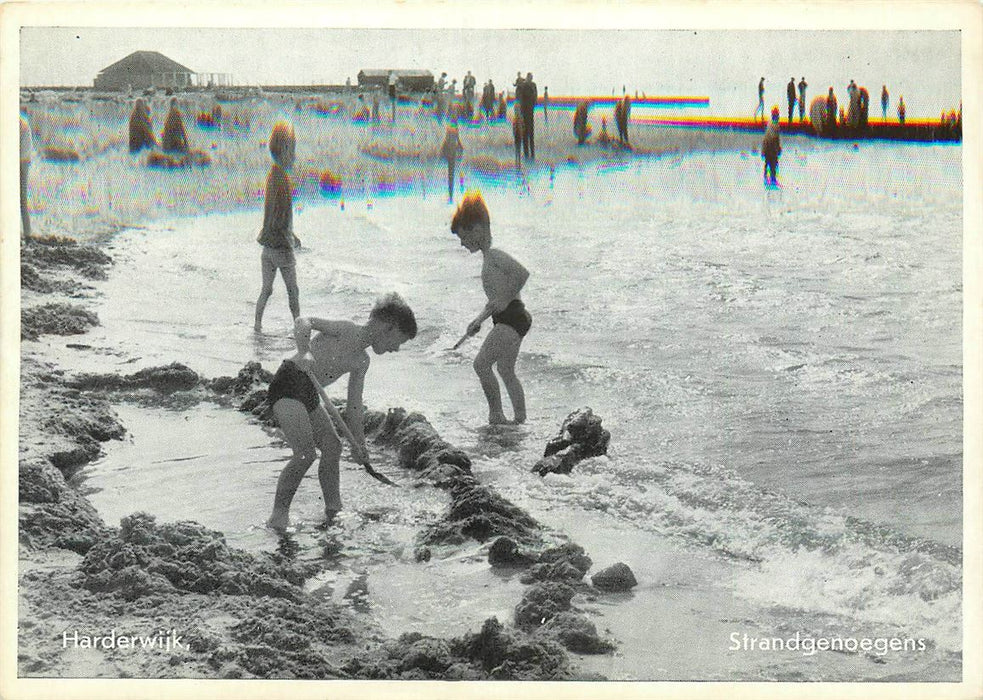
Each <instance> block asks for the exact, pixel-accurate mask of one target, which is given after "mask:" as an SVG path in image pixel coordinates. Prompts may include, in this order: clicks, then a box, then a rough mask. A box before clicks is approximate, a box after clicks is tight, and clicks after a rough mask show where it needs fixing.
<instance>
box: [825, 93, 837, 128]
mask: <svg viewBox="0 0 983 700" xmlns="http://www.w3.org/2000/svg"><path fill="white" fill-rule="evenodd" d="M836 108H837V104H836V95H834V94H833V86H832V85H830V87H829V94H828V95H826V131H827V133H830V134H832V133H833V132H835V131H836V114H837V112H836Z"/></svg>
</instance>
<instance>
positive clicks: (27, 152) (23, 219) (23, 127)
mask: <svg viewBox="0 0 983 700" xmlns="http://www.w3.org/2000/svg"><path fill="white" fill-rule="evenodd" d="M33 153H34V138H33V137H32V136H31V123H30V122H29V121H28V117H27V115H26V114H23V113H22V114H21V116H20V223H21V228H22V229H23V231H22V234H23V236H24V239H25V240H27V239H29V238H30V237H31V211H30V209H28V208H27V184H28V183H27V180H28V177H29V175H30V172H31V155H32V154H33Z"/></svg>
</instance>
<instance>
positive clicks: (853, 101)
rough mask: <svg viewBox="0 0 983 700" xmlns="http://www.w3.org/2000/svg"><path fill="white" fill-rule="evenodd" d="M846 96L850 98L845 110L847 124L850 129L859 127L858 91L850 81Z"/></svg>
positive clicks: (855, 85)
mask: <svg viewBox="0 0 983 700" xmlns="http://www.w3.org/2000/svg"><path fill="white" fill-rule="evenodd" d="M846 91H847V94H848V95H849V96H850V102H849V108H848V109H847V124H849V126H850V128H851V129H856V128H857V127H858V126H860V89H859V88H858V87H857V84H856V83H855V82H853V81H852V80H851V81H850V84H849V85H847V87H846Z"/></svg>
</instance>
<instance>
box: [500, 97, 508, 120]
mask: <svg viewBox="0 0 983 700" xmlns="http://www.w3.org/2000/svg"><path fill="white" fill-rule="evenodd" d="M507 113H508V103H507V102H506V101H505V91H504V90H503V91H502V92H500V93H498V118H499V119H505V115H506V114H507Z"/></svg>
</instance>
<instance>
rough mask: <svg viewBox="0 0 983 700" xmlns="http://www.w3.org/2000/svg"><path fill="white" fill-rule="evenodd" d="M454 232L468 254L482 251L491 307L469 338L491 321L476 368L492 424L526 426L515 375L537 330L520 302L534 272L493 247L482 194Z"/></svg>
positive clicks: (471, 200)
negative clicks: (508, 407) (506, 405)
mask: <svg viewBox="0 0 983 700" xmlns="http://www.w3.org/2000/svg"><path fill="white" fill-rule="evenodd" d="M451 232H453V233H454V234H455V235H457V236H458V238H459V239H460V241H461V245H462V246H464V247H465V248H466V249H467V250H468V252H469V253H477V252H478V251H479V250H480V251H481V257H482V263H481V285H482V287H483V288H484V290H485V296H487V297H488V303H486V304H485V306H484V308H482V310H481V311H480V312H479V313H478V315H477V316H475V318H474V320H473V321H471V323H469V324H468V328H467V331H466V333H465V337H468V336H472V335H477V334H478V331H480V330H481V324H482V323H483V322H484V321H485V320H487V319H488V318H491V320H492V329H491V331H490V332H489V333H488V336H487V337H486V338H485V342H484V343H482V344H481V349H480V350H478V354H477V356H475V358H474V363H473V366H474V371H475V373H476V374H477V375H478V380H479V381H480V382H481V389H482V391H483V392H484V394H485V400H486V401H487V402H488V422H489V423H491V424H493V425H494V424H500V423H525V422H526V397H525V392H524V390H523V388H522V384H521V383H520V382H519V378H518V377H516V375H515V361H516V358H518V356H519V347H520V346H521V345H522V339H523V338H524V337H525V336H526V333H528V332H529V328H530V327H531V326H532V317H531V316H530V315H529V312H528V311H526V307H525V305H524V304H523V303H522V299H521V298H520V297H519V293H520V292H521V291H522V288H523V287H524V286H525V284H526V280H528V279H529V271H528V270H526V268H524V267H523V266H522V264H521V263H519V261H518V260H516V259H515V258H513V257H512V256H511V255H509V254H508V253H506V252H505V251H503V250H499V249H498V248H492V235H491V224H490V217H489V215H488V207H487V206H486V205H485V202H484V200H483V199H482V198H481V194H480V193H479V192H476V191H471V192H468V193H467V194H465V195H464V200H463V201H462V202H461V204H460V206H458V208H457V211H456V212H455V213H454V218H453V219H452V220H451ZM493 367H494V368H496V369H498V375H499V376H500V377H501V378H502V383H503V384H504V385H505V390H506V391H507V392H508V394H509V399H510V400H511V401H512V410H513V420H511V421H510V420H508V419H507V418H506V417H505V413H504V412H503V411H502V394H501V389H500V388H499V385H498V378H497V377H496V376H495V374H494V373H493V372H492V368H493Z"/></svg>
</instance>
